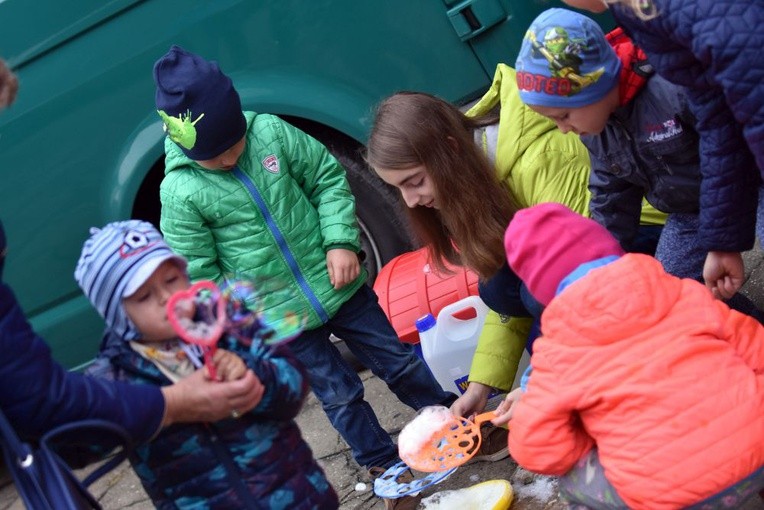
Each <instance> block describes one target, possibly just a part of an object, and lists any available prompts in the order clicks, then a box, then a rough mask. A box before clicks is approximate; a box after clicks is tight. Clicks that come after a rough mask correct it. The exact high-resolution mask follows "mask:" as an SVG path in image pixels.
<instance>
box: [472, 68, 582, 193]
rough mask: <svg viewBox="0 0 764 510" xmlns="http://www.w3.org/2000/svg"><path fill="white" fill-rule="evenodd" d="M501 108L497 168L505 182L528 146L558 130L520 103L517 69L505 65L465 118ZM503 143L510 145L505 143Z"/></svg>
mask: <svg viewBox="0 0 764 510" xmlns="http://www.w3.org/2000/svg"><path fill="white" fill-rule="evenodd" d="M499 105H500V106H501V112H500V121H499V122H500V123H501V129H500V130H499V142H498V152H497V154H496V160H497V161H501V162H502V164H501V165H499V166H498V167H497V171H498V172H499V178H500V179H505V178H506V174H507V173H509V171H510V170H511V169H512V167H513V166H514V165H515V164H516V163H517V161H518V160H519V159H520V158H521V157H522V155H523V154H524V153H525V151H526V150H528V147H530V146H531V144H533V143H534V142H535V141H536V139H537V138H539V137H540V136H541V135H543V134H544V133H547V132H549V131H552V130H555V129H557V126H556V125H555V124H554V122H552V121H551V120H549V119H547V118H545V117H542V116H541V115H539V114H538V113H536V112H534V111H533V110H531V109H530V108H528V107H527V106H526V105H525V104H524V103H523V102H522V101H521V100H520V94H519V91H518V89H517V80H516V78H515V70H514V69H512V68H511V67H509V66H508V65H506V64H499V65H498V66H496V73H495V74H494V77H493V83H492V84H491V88H490V89H488V91H487V92H486V93H485V94H484V95H483V97H482V98H481V99H480V100H479V101H478V102H477V103H475V105H473V106H472V108H470V109H469V110H467V112H466V115H468V116H469V117H479V116H481V115H485V114H487V113H488V112H490V111H491V110H493V109H494V108H495V107H497V106H499ZM574 136H575V135H574ZM504 140H509V141H510V142H509V143H502V142H503V141H504Z"/></svg>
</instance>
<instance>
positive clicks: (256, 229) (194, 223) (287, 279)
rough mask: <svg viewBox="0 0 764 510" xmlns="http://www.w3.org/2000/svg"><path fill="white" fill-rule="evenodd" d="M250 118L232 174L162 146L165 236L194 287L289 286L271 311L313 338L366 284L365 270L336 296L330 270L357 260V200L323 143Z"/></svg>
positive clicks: (277, 122) (261, 117)
mask: <svg viewBox="0 0 764 510" xmlns="http://www.w3.org/2000/svg"><path fill="white" fill-rule="evenodd" d="M244 115H245V117H246V120H247V132H246V135H245V137H246V146H245V149H244V152H243V153H242V155H241V157H240V158H239V161H238V168H235V169H233V170H231V171H225V170H206V169H204V168H202V167H201V166H199V165H197V164H196V163H195V162H193V161H192V160H190V159H189V158H187V157H186V156H185V155H184V154H183V153H182V152H181V151H180V149H179V148H178V146H177V145H176V144H175V143H174V142H172V141H171V140H170V139H169V138H167V139H166V140H165V152H166V159H165V167H166V170H165V178H164V180H163V181H162V185H161V187H160V198H161V201H162V216H161V224H160V225H161V229H162V232H163V233H164V236H165V239H166V241H167V243H168V244H169V245H170V246H171V247H172V248H173V250H175V251H176V252H177V253H179V254H181V255H183V256H184V257H186V258H187V259H188V271H189V274H190V275H191V278H192V279H193V280H201V279H205V280H214V281H216V282H218V283H221V282H222V281H223V280H224V279H225V278H226V277H227V276H231V275H238V276H248V275H251V276H253V277H254V278H255V279H259V280H260V281H266V280H267V281H268V282H270V283H274V282H275V283H276V284H277V285H278V284H285V286H286V287H288V288H290V289H291V290H292V291H293V292H291V293H282V294H279V293H273V294H272V295H269V296H267V297H266V299H265V306H266V307H268V308H269V309H270V310H271V311H276V312H277V313H280V312H281V311H293V312H297V313H304V314H306V316H307V324H306V328H307V329H313V328H316V327H318V326H320V325H321V324H323V323H325V322H326V321H327V320H328V319H329V318H331V317H332V316H334V314H335V313H336V312H337V310H338V309H339V308H340V306H341V305H342V304H343V303H344V302H345V301H347V300H348V299H349V298H350V297H351V296H352V295H353V294H354V293H355V292H356V291H357V290H358V289H359V288H360V286H361V285H363V284H364V282H365V280H366V277H367V274H366V271H365V269H363V268H362V270H361V274H360V275H359V276H358V278H357V279H356V280H355V281H353V282H351V283H349V284H347V285H346V286H344V287H343V288H341V289H339V290H335V289H334V288H333V287H332V285H331V283H330V282H329V275H328V272H327V267H326V252H327V251H328V250H330V249H334V248H345V249H349V250H352V251H354V252H356V253H357V252H359V251H360V235H359V229H358V224H357V220H356V216H355V200H354V198H353V195H352V193H351V191H350V186H349V185H348V182H347V178H346V175H345V169H344V168H343V167H342V165H340V163H339V162H338V161H337V160H336V159H335V158H334V157H333V156H332V155H331V154H330V153H329V152H328V151H327V149H326V148H325V147H324V146H323V145H321V144H320V143H319V142H318V141H316V140H315V139H313V138H311V137H310V136H308V135H307V134H305V133H303V132H302V131H300V130H299V129H296V128H295V127H293V126H291V125H289V124H287V123H286V122H284V121H282V120H281V119H279V118H278V117H276V116H274V115H267V114H256V113H253V112H244ZM290 294H291V295H290Z"/></svg>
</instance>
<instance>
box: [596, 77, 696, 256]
mask: <svg viewBox="0 0 764 510" xmlns="http://www.w3.org/2000/svg"><path fill="white" fill-rule="evenodd" d="M683 92H684V89H683V88H682V87H677V86H676V85H673V84H671V83H669V82H668V81H666V80H665V79H663V78H662V77H660V76H657V75H654V76H652V77H651V78H650V79H649V80H648V81H647V83H646V84H645V86H644V87H643V88H642V90H641V91H640V92H639V94H638V95H637V96H636V97H634V99H633V100H631V101H630V102H629V103H627V104H625V105H623V106H621V107H619V108H618V109H616V111H615V112H613V114H612V115H611V116H610V119H609V120H608V123H607V124H606V125H605V129H604V130H603V131H602V133H600V134H597V135H586V136H582V137H581V141H582V142H583V143H584V145H586V148H587V149H589V155H590V156H591V161H592V170H591V175H590V177H589V190H590V191H591V193H592V198H591V201H590V202H589V211H590V212H591V215H592V218H593V219H594V220H596V221H597V222H598V223H600V224H601V225H604V226H605V227H607V229H608V230H609V231H610V233H611V234H613V235H614V236H615V237H616V239H618V241H619V242H620V243H621V245H622V246H623V247H624V249H625V250H627V251H629V250H631V249H632V246H631V242H632V241H633V240H634V238H635V237H636V235H637V230H638V229H639V218H640V214H641V212H642V197H645V198H647V201H648V202H650V204H652V205H653V207H655V208H656V209H658V210H660V211H663V212H666V213H697V212H698V193H699V191H700V181H701V179H700V168H699V158H698V135H697V133H696V132H695V129H694V128H693V125H694V123H695V119H694V117H693V116H692V114H691V113H690V112H689V110H688V107H687V104H686V103H687V102H686V100H685V96H684V94H683Z"/></svg>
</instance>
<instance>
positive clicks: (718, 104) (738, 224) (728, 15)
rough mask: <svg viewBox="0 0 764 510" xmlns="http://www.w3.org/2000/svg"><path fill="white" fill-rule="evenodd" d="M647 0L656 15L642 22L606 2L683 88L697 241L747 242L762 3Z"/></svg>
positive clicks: (760, 107) (762, 111) (763, 92)
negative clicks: (697, 167) (696, 140)
mask: <svg viewBox="0 0 764 510" xmlns="http://www.w3.org/2000/svg"><path fill="white" fill-rule="evenodd" d="M652 2H653V4H655V6H656V8H657V11H658V15H657V16H656V17H654V18H652V19H650V20H647V21H643V20H640V19H638V18H636V17H635V16H634V15H633V13H632V12H631V11H630V9H629V8H628V7H623V6H621V5H611V9H612V13H613V15H614V17H615V19H616V21H617V22H618V23H619V24H620V25H621V26H623V28H624V30H625V31H626V32H627V33H628V34H629V35H630V36H631V37H632V39H634V41H635V42H636V43H637V44H638V45H639V46H640V47H642V49H644V51H645V52H646V53H647V55H648V57H649V58H650V62H651V63H652V64H653V65H654V66H655V69H656V71H657V72H658V73H659V74H660V75H661V76H663V77H664V78H666V79H667V80H669V81H671V82H673V83H676V84H678V85H683V86H686V87H687V96H688V99H689V101H690V106H691V109H692V111H693V113H694V114H695V116H696V118H697V125H696V128H697V130H698V133H699V134H700V151H701V171H702V173H703V182H702V184H701V192H700V208H701V212H700V230H701V232H700V243H701V246H702V247H703V248H705V249H708V250H715V251H742V250H746V249H749V248H751V247H752V246H753V241H754V225H755V219H756V205H757V192H758V187H759V184H760V182H761V177H760V173H759V170H763V171H764V53H762V48H764V30H762V28H761V27H762V23H764V2H762V1H761V0H652ZM757 163H758V166H757Z"/></svg>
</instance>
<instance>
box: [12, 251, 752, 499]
mask: <svg viewBox="0 0 764 510" xmlns="http://www.w3.org/2000/svg"><path fill="white" fill-rule="evenodd" d="M746 267H747V273H748V280H747V282H746V285H745V287H744V292H745V294H746V295H748V296H749V297H750V298H751V299H752V300H753V301H754V302H756V304H757V305H759V307H760V308H762V309H764V255H762V251H761V250H760V249H756V250H754V251H752V252H749V253H747V254H746ZM359 375H360V376H361V378H362V379H363V381H364V386H365V388H366V398H367V400H368V401H369V402H370V403H371V405H372V406H373V407H374V410H375V411H376V413H377V415H378V416H379V417H380V421H381V422H382V425H383V426H384V427H385V428H386V429H387V430H388V431H390V433H391V434H392V435H393V436H394V437H397V435H398V433H399V432H400V430H401V428H402V427H403V426H404V425H405V424H406V423H407V422H408V421H410V420H411V419H412V418H413V417H414V414H415V413H414V411H413V410H411V409H409V408H408V407H406V406H404V405H403V404H401V403H400V402H398V400H397V399H396V398H395V397H394V396H393V394H392V393H391V392H390V391H389V390H388V389H387V388H386V387H385V385H384V383H383V382H381V381H380V380H379V379H378V378H377V377H375V376H374V375H373V374H371V373H370V372H369V371H362V372H360V373H359ZM297 421H298V423H299V425H300V427H301V428H302V431H303V435H304V437H305V438H306V439H307V441H308V443H309V444H310V445H311V448H312V449H313V452H314V454H315V456H316V458H318V459H319V462H320V463H321V465H322V466H323V467H324V469H325V471H326V474H327V476H328V478H329V481H330V482H331V483H332V485H333V486H334V488H335V489H336V491H337V493H338V494H339V497H340V501H341V506H340V508H341V509H342V510H351V509H370V510H371V509H373V510H381V509H383V508H384V505H383V503H382V501H381V500H379V499H378V498H376V497H375V496H374V494H373V490H372V487H373V486H372V483H370V480H369V478H368V476H367V475H366V473H365V471H364V470H363V469H361V468H360V467H359V466H358V465H356V464H355V462H354V461H353V460H352V457H351V455H350V452H349V450H348V448H347V446H346V445H345V444H344V442H343V441H342V439H341V438H340V436H339V435H338V434H337V433H336V432H335V430H334V428H332V426H331V425H330V424H329V422H328V420H327V418H326V416H325V415H324V413H323V411H322V410H321V406H320V405H319V403H318V401H317V400H316V398H315V397H314V396H313V395H312V394H311V395H310V396H309V398H308V399H307V401H306V403H305V405H304V406H303V409H302V411H301V412H300V415H299V417H298V420H297ZM3 475H5V474H4V473H3V474H2V475H0V486H2V487H1V488H0V510H5V509H13V510H20V509H23V508H24V507H23V505H22V504H21V502H20V500H19V499H18V495H17V494H16V492H15V490H14V488H13V486H12V484H10V483H9V482H8V478H7V475H5V476H3ZM498 478H503V479H506V480H509V481H510V482H511V483H512V486H513V488H514V491H515V502H514V503H513V505H512V509H513V510H559V509H562V508H563V506H562V504H561V503H560V502H559V501H558V500H557V497H556V483H555V481H554V479H552V478H548V477H543V476H536V475H533V474H531V473H529V472H527V471H525V470H523V469H522V468H518V466H517V465H516V464H515V463H514V462H513V461H512V460H511V459H506V460H502V461H498V462H493V463H477V464H472V465H468V466H464V467H461V468H459V469H458V470H457V471H456V472H455V473H454V474H453V475H452V476H451V477H450V478H448V479H447V480H445V481H444V482H443V483H441V484H440V485H438V486H436V487H433V488H429V489H427V490H426V491H425V492H424V495H425V496H427V495H430V494H432V493H434V492H437V491H441V490H448V489H458V488H463V487H467V486H470V485H473V484H475V483H478V482H482V481H486V480H491V479H498ZM91 491H92V493H93V494H94V495H95V496H96V497H97V498H98V499H99V501H100V502H101V504H102V505H103V507H104V508H106V509H120V508H130V509H131V510H148V509H151V508H153V506H152V504H151V501H150V500H149V499H148V498H147V497H146V494H145V492H144V491H143V489H142V487H141V485H140V482H139V481H138V479H137V478H136V477H135V475H134V474H133V472H132V470H131V469H130V466H129V465H128V464H127V463H124V464H122V465H121V466H119V468H117V469H115V470H114V471H112V472H111V473H109V474H108V475H106V476H105V477H104V478H102V479H101V480H99V481H98V482H97V483H95V484H94V485H93V487H91ZM745 510H764V504H763V503H762V502H761V501H755V502H753V503H752V504H751V505H748V506H747V507H746V509H745Z"/></svg>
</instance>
